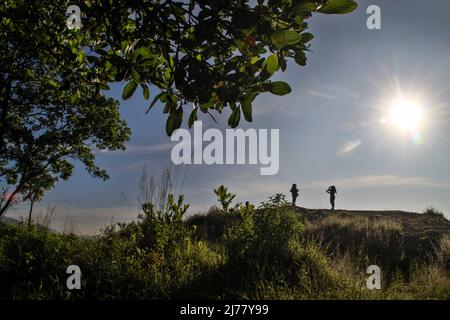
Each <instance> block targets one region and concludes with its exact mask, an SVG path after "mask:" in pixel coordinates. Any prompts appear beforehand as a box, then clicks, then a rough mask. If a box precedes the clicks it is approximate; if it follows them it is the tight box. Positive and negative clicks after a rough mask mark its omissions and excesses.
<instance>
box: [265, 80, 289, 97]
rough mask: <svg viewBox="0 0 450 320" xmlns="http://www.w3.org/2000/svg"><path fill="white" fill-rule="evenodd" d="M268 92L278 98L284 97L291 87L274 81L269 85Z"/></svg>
mask: <svg viewBox="0 0 450 320" xmlns="http://www.w3.org/2000/svg"><path fill="white" fill-rule="evenodd" d="M268 89H269V91H270V92H272V93H273V94H276V95H278V96H284V95H285V94H288V93H290V92H291V91H292V89H291V87H290V86H289V85H288V84H287V83H286V82H283V81H275V82H272V83H270V84H269V88H268Z"/></svg>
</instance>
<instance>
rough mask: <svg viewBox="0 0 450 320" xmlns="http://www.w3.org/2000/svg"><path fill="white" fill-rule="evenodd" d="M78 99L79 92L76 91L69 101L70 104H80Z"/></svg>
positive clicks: (79, 96) (79, 97)
mask: <svg viewBox="0 0 450 320" xmlns="http://www.w3.org/2000/svg"><path fill="white" fill-rule="evenodd" d="M80 99H81V94H80V90H77V91H75V93H74V94H73V95H72V97H71V98H70V101H71V102H72V104H77V103H78V102H80Z"/></svg>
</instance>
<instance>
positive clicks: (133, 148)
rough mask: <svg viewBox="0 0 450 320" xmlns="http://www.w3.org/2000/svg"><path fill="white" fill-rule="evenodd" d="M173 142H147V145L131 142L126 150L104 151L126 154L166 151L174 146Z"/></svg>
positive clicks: (105, 152) (106, 152)
mask: <svg viewBox="0 0 450 320" xmlns="http://www.w3.org/2000/svg"><path fill="white" fill-rule="evenodd" d="M172 146H173V145H172V143H169V142H166V143H158V144H147V145H138V144H130V145H127V146H126V150H125V152H123V151H121V150H116V151H104V152H103V153H104V154H125V155H129V154H131V153H133V154H148V153H155V152H161V151H166V150H169V149H170V148H172Z"/></svg>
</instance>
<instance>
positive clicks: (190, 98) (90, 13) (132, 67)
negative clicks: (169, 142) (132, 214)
mask: <svg viewBox="0 0 450 320" xmlns="http://www.w3.org/2000/svg"><path fill="white" fill-rule="evenodd" d="M69 5H78V6H79V7H80V8H81V12H82V13H83V14H82V28H81V29H80V30H69V29H68V28H67V27H66V20H67V17H66V10H67V8H68V7H69ZM355 8H356V4H355V2H353V1H351V0H311V1H310V0H308V1H306V0H257V1H250V0H185V1H175V0H135V1H129V0H115V1H112V0H73V1H67V0H54V1H51V2H49V1H44V0H35V1H28V0H5V1H2V3H1V4H0V17H1V18H0V19H1V20H0V36H1V41H0V59H1V70H0V72H1V76H0V105H1V108H2V109H1V114H0V179H1V180H2V184H7V185H10V186H13V189H14V191H13V192H12V193H11V199H13V198H14V197H15V195H16V194H17V193H22V194H24V195H25V197H24V198H27V193H28V192H29V191H30V190H31V189H33V188H32V187H33V186H34V185H39V186H40V187H39V190H41V191H45V190H48V189H49V188H51V187H53V186H54V184H55V182H56V181H57V180H58V179H68V178H69V177H70V175H71V173H72V170H73V164H72V162H70V161H69V159H75V160H80V161H82V162H83V163H84V165H85V167H86V169H87V170H88V171H89V172H90V173H91V174H92V175H94V176H97V177H101V178H106V177H107V174H106V172H105V171H104V170H102V169H100V168H98V167H97V166H96V165H95V163H94V160H95V150H99V149H109V150H114V149H123V148H124V145H123V143H124V141H126V140H127V139H128V137H129V134H130V132H129V129H128V128H127V127H126V124H125V122H124V121H123V120H121V119H120V115H119V105H118V102H117V101H115V100H113V99H110V98H107V97H105V96H104V95H102V91H103V90H108V89H109V87H108V83H110V82H122V83H124V88H123V94H122V98H123V99H129V98H130V97H131V96H132V95H133V94H134V93H135V91H136V89H137V88H138V87H140V88H141V89H142V93H143V95H144V97H145V98H146V99H150V97H151V93H150V88H151V86H154V87H156V89H157V93H156V92H155V94H154V95H153V98H152V102H151V103H149V106H148V110H150V109H151V108H152V107H153V106H154V105H155V104H156V102H158V101H160V102H162V103H163V104H164V110H163V112H164V113H167V114H168V118H167V123H166V131H167V134H169V135H170V134H172V132H173V131H174V130H175V129H177V128H179V127H180V126H181V124H182V122H183V118H184V114H185V113H187V112H186V111H187V110H186V106H187V105H190V104H192V105H193V106H194V108H193V109H192V110H191V111H189V120H188V124H189V126H191V125H192V124H193V123H194V121H195V120H196V119H197V113H198V111H199V110H200V112H203V113H206V114H209V115H211V116H212V117H213V113H212V112H213V111H216V112H222V111H223V110H224V109H225V108H231V110H232V112H231V115H230V117H229V119H228V124H229V125H230V126H231V127H236V126H237V125H238V124H239V122H240V118H241V113H243V116H244V118H245V119H246V120H247V121H252V102H253V100H254V99H255V97H256V96H258V95H259V94H261V93H264V92H271V93H273V94H276V95H284V94H287V93H289V92H290V91H291V88H290V86H289V85H288V84H287V83H285V82H282V81H270V78H271V76H272V75H273V74H274V73H275V72H277V71H278V70H280V69H281V70H282V71H284V70H286V68H287V61H288V60H289V59H293V60H295V62H296V63H297V64H299V65H305V63H306V55H305V53H306V52H307V51H308V48H309V43H310V41H311V40H312V38H313V36H312V34H310V33H308V32H306V30H307V28H308V24H307V23H306V22H305V20H307V19H308V18H309V17H310V16H311V15H312V13H313V12H321V13H327V14H328V13H348V12H351V11H352V10H354V9H355ZM43 181H44V182H45V183H42V182H43ZM37 182H39V183H37ZM35 191H36V190H33V193H36V192H35ZM10 204H11V202H10V201H9V200H7V201H6V203H5V204H4V205H3V206H2V207H1V208H0V216H1V215H2V214H4V213H5V211H6V210H7V208H8V207H9V205H10Z"/></svg>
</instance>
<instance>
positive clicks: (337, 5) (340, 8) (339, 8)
mask: <svg viewBox="0 0 450 320" xmlns="http://www.w3.org/2000/svg"><path fill="white" fill-rule="evenodd" d="M357 7H358V5H357V4H356V2H354V1H352V0H328V1H327V2H326V3H325V4H324V5H323V6H322V7H320V9H319V10H318V11H319V12H321V13H326V14H345V13H349V12H352V11H353V10H355V9H356V8H357Z"/></svg>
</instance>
